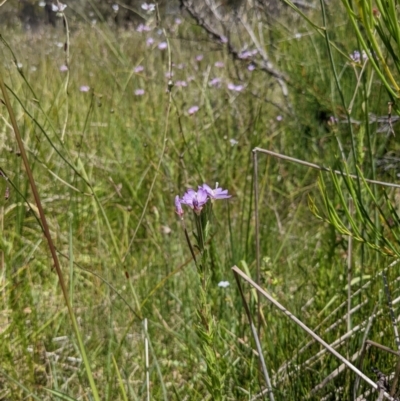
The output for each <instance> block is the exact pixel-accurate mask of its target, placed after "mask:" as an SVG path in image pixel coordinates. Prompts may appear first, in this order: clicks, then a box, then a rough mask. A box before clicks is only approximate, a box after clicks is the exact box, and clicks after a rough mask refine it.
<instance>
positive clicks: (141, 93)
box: [134, 89, 144, 96]
mask: <svg viewBox="0 0 400 401" xmlns="http://www.w3.org/2000/svg"><path fill="white" fill-rule="evenodd" d="M134 93H135V95H136V96H143V95H144V89H136V90H135V92H134Z"/></svg>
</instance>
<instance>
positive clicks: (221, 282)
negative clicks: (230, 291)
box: [218, 281, 230, 288]
mask: <svg viewBox="0 0 400 401" xmlns="http://www.w3.org/2000/svg"><path fill="white" fill-rule="evenodd" d="M229 286H230V284H229V281H220V282H219V283H218V287H221V288H226V287H229Z"/></svg>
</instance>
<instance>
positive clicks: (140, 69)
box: [133, 65, 144, 72]
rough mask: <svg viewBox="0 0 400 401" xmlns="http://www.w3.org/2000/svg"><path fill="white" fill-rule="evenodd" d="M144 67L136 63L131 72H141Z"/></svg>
mask: <svg viewBox="0 0 400 401" xmlns="http://www.w3.org/2000/svg"><path fill="white" fill-rule="evenodd" d="M143 70H144V67H143V66H142V65H138V66H136V67H135V68H134V69H133V72H142V71H143Z"/></svg>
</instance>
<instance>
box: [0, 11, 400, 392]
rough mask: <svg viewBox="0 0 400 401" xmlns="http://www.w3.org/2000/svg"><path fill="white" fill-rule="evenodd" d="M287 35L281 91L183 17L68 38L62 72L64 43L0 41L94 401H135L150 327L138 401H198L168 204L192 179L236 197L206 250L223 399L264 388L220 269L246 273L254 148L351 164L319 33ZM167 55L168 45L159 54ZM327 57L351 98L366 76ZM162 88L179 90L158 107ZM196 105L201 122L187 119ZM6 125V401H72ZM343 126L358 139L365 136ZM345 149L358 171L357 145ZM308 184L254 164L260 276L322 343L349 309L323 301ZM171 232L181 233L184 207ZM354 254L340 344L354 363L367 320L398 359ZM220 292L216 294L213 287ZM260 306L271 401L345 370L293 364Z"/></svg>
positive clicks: (303, 173) (343, 29)
mask: <svg viewBox="0 0 400 401" xmlns="http://www.w3.org/2000/svg"><path fill="white" fill-rule="evenodd" d="M332 19H333V17H332ZM281 22H282V21H279V20H277V21H275V24H276V25H275V26H274V27H273V29H274V30H273V34H274V36H273V45H272V46H271V53H272V54H273V58H274V62H275V64H276V66H277V67H278V68H280V69H281V70H282V71H283V72H284V73H285V74H286V75H287V77H288V79H289V86H288V87H289V93H290V96H289V97H288V98H284V97H283V96H282V95H281V92H280V90H279V86H278V85H277V83H276V82H275V81H274V80H273V79H272V78H270V77H268V76H267V75H266V74H265V73H263V72H262V71H258V70H255V71H250V70H249V69H248V63H246V61H243V62H240V61H233V60H232V59H231V58H230V56H229V54H228V53H227V52H226V51H225V50H224V48H223V46H217V45H215V44H214V43H212V42H211V41H210V40H209V38H208V36H207V35H205V34H203V33H202V32H201V31H199V30H198V28H196V27H194V26H193V25H192V24H191V23H190V22H184V23H182V24H177V23H175V22H173V21H170V22H169V23H168V24H167V25H166V28H167V31H166V32H167V34H168V38H169V39H168V43H167V42H166V38H165V36H164V34H163V33H162V31H160V32H157V28H152V30H151V31H150V32H141V33H140V32H137V31H114V30H111V29H110V28H108V27H107V26H101V25H96V26H94V27H88V26H82V27H80V28H79V29H77V28H76V27H73V29H72V31H71V37H70V43H69V54H70V55H69V57H70V60H69V70H68V71H63V68H62V66H63V65H65V57H66V53H65V51H64V45H63V44H64V42H65V33H64V32H63V31H62V30H58V31H55V30H50V29H49V30H48V31H47V30H46V31H44V32H43V34H36V35H27V34H25V33H18V32H13V33H11V32H2V35H3V37H4V39H5V40H6V41H7V42H8V43H9V45H10V47H11V49H12V50H13V52H14V53H15V56H16V59H17V61H18V62H19V63H21V65H20V71H18V68H17V67H16V66H15V65H14V63H13V58H12V56H11V53H10V51H9V50H8V49H7V48H6V47H5V46H2V47H1V53H0V54H1V60H2V61H1V63H2V65H1V73H2V74H3V78H4V80H5V81H6V84H7V85H8V87H9V88H10V90H12V93H11V98H12V103H13V106H14V111H15V113H16V117H17V122H18V125H19V128H20V130H21V132H22V136H23V138H24V143H25V146H26V149H27V152H28V156H29V161H30V165H31V168H32V170H33V173H34V176H35V179H36V181H37V185H38V188H39V192H40V195H41V198H42V202H43V204H44V207H45V212H46V215H47V218H48V221H49V225H50V230H51V234H52V236H53V238H54V241H55V245H56V247H57V250H58V252H59V256H60V260H61V265H62V271H63V273H64V275H65V277H66V281H67V283H68V291H69V295H70V299H71V303H72V305H73V307H74V310H75V313H76V317H77V321H78V325H79V329H80V331H81V333H82V336H83V340H84V343H85V348H86V350H87V353H88V357H89V360H90V365H91V368H92V371H93V375H94V379H95V382H96V385H97V388H98V389H99V392H100V397H101V399H104V400H118V399H121V400H122V399H132V400H136V399H137V400H141V399H146V393H147V386H146V380H145V379H146V357H145V341H144V339H145V334H144V329H143V319H144V318H147V319H148V336H147V338H148V340H149V342H150V346H149V353H150V362H149V374H150V392H151V399H154V400H158V399H165V400H166V399H179V400H202V399H207V394H208V390H207V388H206V386H205V385H204V381H203V380H202V378H203V377H204V375H205V362H204V355H203V354H202V346H201V341H200V340H199V337H198V333H197V332H196V329H195V324H196V321H197V314H196V311H197V309H196V308H197V303H198V297H199V288H198V284H197V283H198V277H197V273H196V271H195V268H194V264H193V262H192V259H191V254H190V251H189V248H188V247H187V244H186V240H185V237H184V233H183V231H182V226H181V224H180V221H179V219H178V218H177V216H176V214H175V212H174V197H175V195H176V194H180V195H182V194H183V193H184V191H185V190H186V189H187V188H196V187H197V185H199V184H202V183H203V182H206V183H208V184H209V185H211V186H213V185H214V183H215V182H219V183H220V185H221V186H222V187H223V188H227V189H228V190H229V192H230V193H231V194H232V195H233V196H232V198H231V199H229V200H228V201H219V202H218V203H216V204H215V208H214V213H215V218H216V224H215V228H216V229H215V235H214V236H213V237H212V241H211V244H210V254H211V260H212V264H213V272H212V276H211V284H210V290H209V293H208V302H209V303H210V305H211V309H212V312H213V316H214V320H215V322H217V324H216V327H217V328H218V329H217V333H216V337H217V340H216V343H217V344H218V349H217V352H218V363H219V364H220V366H221V369H222V370H223V371H224V374H225V376H224V377H225V381H224V383H225V384H224V394H225V397H226V399H231V400H249V399H252V397H253V396H255V395H256V394H257V393H258V392H259V391H260V381H261V387H263V384H262V377H261V375H260V373H259V367H258V359H257V358H256V356H255V353H254V351H253V350H252V349H253V348H254V345H253V341H252V338H251V332H250V329H249V326H248V324H247V320H246V315H245V313H244V309H243V306H242V302H241V299H240V296H239V294H238V292H237V289H236V285H235V282H234V279H233V275H232V273H231V270H230V268H231V266H233V265H235V264H236V265H238V266H239V267H240V268H242V269H246V268H248V269H249V270H248V271H249V272H250V274H251V275H252V276H253V277H254V276H255V268H256V253H255V245H254V244H255V225H254V215H253V214H254V208H253V202H254V198H253V192H252V185H253V167H252V153H251V150H252V149H253V148H254V147H256V146H257V147H261V148H267V149H271V150H274V151H276V152H281V153H285V154H288V155H292V156H294V157H298V158H301V159H305V160H308V161H310V162H315V163H319V164H321V165H326V166H332V167H335V166H337V161H338V160H339V159H340V152H339V150H338V145H337V143H338V138H339V140H340V141H341V142H342V144H343V146H344V149H345V152H346V154H350V145H351V143H350V137H349V135H348V127H344V126H342V125H341V124H333V125H332V124H330V120H329V118H330V116H331V115H333V116H337V118H339V119H340V118H341V109H340V107H341V106H340V102H339V100H338V96H337V95H335V90H334V79H333V77H332V74H331V73H330V70H329V69H330V65H329V60H328V56H327V52H326V47H325V43H324V39H323V38H322V37H320V36H318V35H317V34H316V33H315V32H313V31H309V30H308V28H307V27H306V26H304V25H303V24H302V23H301V21H292V24H291V25H290V24H289V25H288V24H286V25H285V26H296V29H295V30H293V31H291V30H290V29H289V28H286V27H284V25H282V24H281ZM331 24H332V25H334V24H336V25H337V29H336V31H335V35H336V37H335V38H334V40H335V41H336V42H337V43H338V44H339V46H340V48H341V50H342V51H343V54H345V55H347V54H350V53H351V52H352V51H353V50H354V49H355V48H356V43H355V42H354V43H350V41H348V40H347V38H348V37H349V32H350V27H349V26H346V25H343V24H342V23H340V21H335V20H332V21H331ZM299 32H300V33H301V35H300V36H299V35H297V36H296V33H299ZM150 38H152V40H153V43H151V40H150ZM271 40H272V39H271ZM163 42H165V43H167V44H166V46H167V48H166V49H160V43H163ZM162 47H163V45H161V48H162ZM169 53H170V56H171V60H172V65H171V67H170V65H169ZM336 57H337V58H336V59H335V62H336V63H337V66H338V68H339V72H340V74H341V80H342V81H341V82H342V85H343V88H344V93H345V96H346V101H347V102H349V101H350V100H351V98H352V96H353V94H354V88H355V86H356V84H357V77H356V74H357V73H359V70H360V69H359V67H357V66H354V65H351V64H350V62H349V61H348V59H346V57H345V56H340V55H337V56H336ZM171 71H172V72H173V76H172V77H171V78H170V73H171ZM21 72H22V74H21ZM24 77H25V78H26V81H25V80H24ZM216 78H218V80H215V79H216ZM169 79H171V80H172V81H173V82H174V83H175V85H174V86H173V88H172V96H171V97H170V96H169V93H168V92H167V88H168V81H169ZM28 84H29V85H28ZM229 84H233V85H236V90H231V89H229ZM238 85H241V86H242V88H241V89H240V88H239V87H238ZM371 85H372V89H373V93H374V95H373V96H371V98H370V100H369V102H370V104H369V108H370V110H371V111H373V112H374V113H376V114H385V113H387V106H386V101H387V99H386V98H385V95H384V94H382V90H381V89H380V86H379V84H378V83H375V82H374V80H373V79H372V78H371ZM85 86H87V88H84V87H85ZM86 89H87V91H86ZM193 106H197V107H198V110H197V111H195V112H192V111H193V110H194V109H191V108H192V107H193ZM362 107H364V106H363V105H362V98H361V97H360V96H358V97H357V98H356V100H355V104H354V107H353V109H354V110H356V111H355V112H354V118H361V117H360V116H362ZM357 110H359V111H357ZM8 121H9V119H8V115H7V113H6V109H5V107H2V109H1V123H0V135H1V153H0V167H1V168H2V170H3V171H4V173H5V174H7V176H8V177H9V180H10V182H7V181H6V180H5V179H3V180H1V181H0V191H1V193H2V194H4V195H5V194H6V193H7V196H6V198H7V199H5V197H4V196H3V195H2V198H1V200H0V206H1V214H0V216H1V224H2V230H1V237H0V238H1V242H0V244H1V255H2V260H1V278H0V280H1V281H0V288H1V300H0V305H1V306H0V310H1V312H0V337H1V341H0V355H1V360H2V364H1V365H2V366H1V372H0V397H1V399H4V400H8V399H22V398H25V397H28V398H30V399H34V398H35V397H36V399H53V398H54V399H63V398H61V396H60V395H58V396H56V395H51V394H50V393H49V392H48V390H46V388H47V389H53V390H56V391H59V392H61V393H65V394H68V395H69V396H70V397H72V398H73V399H92V398H91V396H90V395H89V394H90V388H89V385H88V381H87V378H86V374H85V370H84V367H83V365H82V363H81V356H80V353H79V349H78V345H77V343H76V340H75V336H74V333H73V330H72V326H71V323H70V319H69V316H68V313H67V310H66V307H65V302H64V299H63V298H62V294H61V291H60V289H59V284H58V278H57V275H56V274H55V271H54V269H53V264H52V261H51V258H50V254H49V251H48V248H47V244H46V241H45V238H44V237H43V234H42V231H41V228H40V225H39V223H38V221H37V218H36V211H37V209H36V206H35V204H34V201H33V198H32V196H31V192H30V189H29V184H28V181H27V178H26V174H25V170H24V167H23V166H22V163H21V159H20V157H18V156H19V151H18V149H17V146H16V142H15V139H14V136H13V131H12V129H11V127H10V124H9V122H8ZM355 130H357V135H359V138H361V135H362V134H363V133H362V130H361V129H359V128H357V126H356V127H355ZM363 141H364V142H363ZM393 141H394V139H389V140H388V139H387V136H385V135H381V136H378V135H374V136H373V143H372V145H371V146H370V149H372V152H371V153H372V155H373V157H374V159H375V158H377V157H381V156H382V155H383V154H384V153H385V152H386V151H387V150H389V149H390V150H395V146H396V145H395V143H393ZM359 142H360V143H359V145H358V149H359V152H360V154H362V155H363V157H364V160H365V163H364V164H362V166H363V168H364V169H365V173H366V174H369V170H368V169H369V167H368V166H370V163H369V161H370V160H368V157H369V156H368V154H367V152H366V150H365V149H366V148H367V145H366V144H365V143H366V139H365V140H362V139H360V141H359ZM335 163H336V164H335ZM379 174H381V176H380V178H381V179H388V180H390V179H391V178H390V177H389V176H388V175H384V174H383V173H380V172H379V171H378V175H379ZM317 179H318V174H317V172H316V171H314V170H312V169H308V168H306V167H300V166H298V165H296V164H293V163H290V162H287V161H283V160H278V159H274V158H271V157H263V156H262V155H261V156H260V157H259V189H260V206H259V218H260V238H261V241H260V242H261V268H262V275H261V280H262V285H263V286H264V287H265V288H266V289H267V290H268V291H269V292H270V293H271V294H273V295H274V297H276V299H278V300H279V301H280V302H281V303H282V304H284V305H285V306H286V307H288V309H289V310H290V311H291V312H293V313H294V314H295V315H297V316H299V317H300V318H301V319H302V320H303V321H304V322H305V323H306V324H307V325H308V326H309V327H312V328H315V327H316V326H317V325H320V326H319V328H318V330H317V332H318V333H319V334H320V335H321V336H322V337H323V338H324V339H325V340H326V341H328V342H333V341H335V340H337V339H339V338H340V336H341V335H343V334H345V333H346V332H347V328H346V319H344V318H343V316H344V315H345V313H346V306H345V304H344V305H342V307H341V309H340V308H339V309H337V308H338V307H339V306H340V305H341V304H342V303H344V302H345V301H346V296H347V289H346V283H347V281H346V280H347V277H346V274H347V273H346V257H347V251H348V242H347V237H345V236H341V235H339V234H338V233H337V232H335V230H334V229H333V228H332V227H331V226H329V225H328V224H326V223H323V222H320V221H319V220H318V219H317V218H316V217H314V216H313V214H312V213H311V212H310V210H309V207H308V196H311V197H312V198H313V199H314V200H315V202H316V203H317V205H319V207H321V205H322V201H321V197H320V195H319V191H318V188H317ZM8 191H9V196H8ZM389 195H390V196H393V197H394V196H395V192H394V191H393V193H389ZM332 197H333V198H332V199H334V201H335V198H334V195H332ZM27 202H29V206H28V203H27ZM185 222H186V226H187V228H188V231H189V235H192V234H191V231H192V227H193V218H192V216H191V214H190V213H188V212H187V213H186V214H185ZM353 252H354V280H353V285H352V290H353V292H355V291H356V290H357V289H359V288H360V287H361V286H362V285H364V284H365V283H368V280H369V279H373V280H372V281H370V284H369V285H368V286H367V287H365V288H364V289H362V290H360V292H359V293H357V294H356V296H355V297H354V298H353V301H352V302H353V307H355V306H357V305H361V306H360V310H358V311H357V312H356V313H355V314H354V315H353V321H352V324H351V327H355V328H356V329H355V331H354V335H352V336H350V337H349V339H348V340H347V341H344V340H343V342H342V346H341V347H339V348H338V350H339V352H341V353H342V354H343V355H345V356H348V357H349V358H351V357H352V355H353V354H354V353H356V352H357V351H359V350H360V348H361V344H362V341H363V337H364V333H365V327H367V331H368V338H371V339H375V340H376V341H379V342H381V343H384V344H385V345H388V346H390V347H392V348H394V345H393V344H394V340H393V334H392V332H391V331H390V327H389V322H390V319H389V314H388V312H387V310H386V309H385V308H386V306H385V305H386V304H385V299H384V296H383V295H382V288H383V287H382V282H381V281H380V279H377V278H376V276H375V275H376V273H377V272H378V271H379V270H380V269H382V268H383V267H385V266H386V265H388V263H389V262H390V261H391V259H388V258H385V257H383V256H380V255H379V254H377V253H375V252H373V251H370V250H368V249H367V248H366V247H363V246H361V245H357V244H355V245H354V250H353ZM397 274H398V267H394V268H392V269H391V270H390V271H389V272H388V275H389V280H390V281H392V280H394V279H395V278H396V277H397ZM220 281H229V282H230V286H228V287H227V288H221V287H218V283H219V282H220ZM395 283H396V282H394V284H393V288H392V291H393V294H392V296H393V298H396V297H397V293H396V290H397V287H396V284H395ZM246 294H248V295H249V294H250V291H249V288H247V287H246ZM249 299H250V297H249ZM253 306H254V305H253ZM373 311H380V312H379V313H380V314H379V313H378V315H377V316H378V317H377V318H375V319H374V321H373V325H372V327H370V326H368V325H367V326H365V325H364V326H363V327H358V325H359V324H360V323H362V322H364V321H365V319H367V318H368V317H370V316H371V315H372V313H373ZM263 313H264V316H265V325H263V331H262V332H263V334H262V346H263V351H264V354H265V358H266V362H267V367H268V369H269V371H270V375H271V377H272V381H273V386H274V389H275V397H276V399H278V400H280V399H282V400H283V399H285V400H289V399H293V400H294V399H305V398H306V396H307V395H308V394H309V392H310V391H311V389H312V388H313V387H314V386H315V385H317V384H318V383H319V382H321V381H322V380H323V379H324V378H325V377H326V376H327V375H328V374H329V373H331V372H332V371H333V370H334V369H335V368H336V367H337V366H339V363H338V362H337V360H335V359H334V358H333V357H331V356H327V355H323V356H321V357H320V358H315V360H310V358H311V357H312V356H313V355H315V354H317V352H318V351H319V350H320V347H319V346H318V345H317V344H312V345H310V346H309V347H308V348H306V349H305V351H302V352H298V350H299V349H301V347H302V346H304V345H305V344H306V343H307V342H308V341H309V340H310V338H308V337H307V335H306V334H305V333H303V332H302V331H301V330H300V329H299V328H297V327H296V326H295V325H294V324H293V323H291V322H289V321H287V320H286V319H285V318H284V317H283V316H281V315H280V314H279V312H278V311H277V310H275V309H273V308H271V307H270V306H269V305H268V304H267V303H265V304H264V306H263ZM334 323H336V326H334V327H331V328H330V326H331V325H332V324H334ZM365 359H366V360H365V361H364V364H365V366H369V365H373V366H377V367H378V368H379V369H381V370H383V371H386V372H388V371H390V370H391V369H392V368H393V366H394V363H395V357H394V356H392V357H390V356H387V355H386V354H383V352H378V351H375V350H374V351H373V352H370V354H368V355H367V357H366V358H365ZM289 360H290V361H292V362H291V363H290V364H289V365H288V369H287V370H285V369H284V368H283V367H284V366H285V363H286V362H287V361H289ZM306 361H307V362H306ZM368 369H369V368H368V367H365V371H367V372H369V371H368ZM371 376H372V377H374V376H373V375H371ZM374 380H375V379H374ZM353 386H354V377H353V376H352V375H350V374H341V375H339V376H338V378H336V379H335V380H334V381H333V382H331V383H329V384H328V386H327V388H324V389H323V391H322V393H323V394H329V393H334V391H336V390H337V391H339V392H340V394H341V396H340V397H342V398H340V399H350V394H352V391H353ZM122 389H124V390H122ZM322 393H318V395H319V396H321V394H322ZM72 398H71V399H72ZM311 398H312V396H311ZM64 399H67V398H64ZM331 399H334V398H331Z"/></svg>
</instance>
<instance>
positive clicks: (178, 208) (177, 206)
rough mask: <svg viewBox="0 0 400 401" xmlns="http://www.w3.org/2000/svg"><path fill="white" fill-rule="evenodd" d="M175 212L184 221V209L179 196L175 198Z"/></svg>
mask: <svg viewBox="0 0 400 401" xmlns="http://www.w3.org/2000/svg"><path fill="white" fill-rule="evenodd" d="M175 212H176V214H177V215H178V216H179V217H180V218H181V219H182V216H183V209H182V205H181V200H180V199H179V195H176V196H175Z"/></svg>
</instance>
